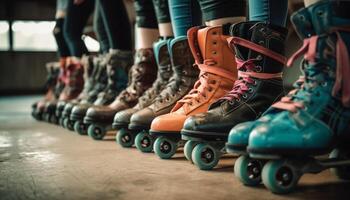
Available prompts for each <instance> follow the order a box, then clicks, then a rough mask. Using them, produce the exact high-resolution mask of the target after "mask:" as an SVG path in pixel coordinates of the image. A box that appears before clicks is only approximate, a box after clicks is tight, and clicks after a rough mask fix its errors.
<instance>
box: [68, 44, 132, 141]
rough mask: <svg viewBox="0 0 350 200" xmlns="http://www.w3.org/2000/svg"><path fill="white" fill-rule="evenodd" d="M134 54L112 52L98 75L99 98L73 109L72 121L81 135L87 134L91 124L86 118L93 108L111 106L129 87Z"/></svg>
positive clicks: (97, 89) (97, 90)
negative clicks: (130, 68)
mask: <svg viewBox="0 0 350 200" xmlns="http://www.w3.org/2000/svg"><path fill="white" fill-rule="evenodd" d="M132 62H133V55H132V52H125V51H119V50H118V51H115V50H112V51H111V52H110V53H109V55H108V57H107V58H106V65H107V66H106V65H102V66H100V69H99V73H98V74H97V77H96V78H97V84H96V85H95V88H94V93H95V94H98V98H97V99H96V101H94V103H93V104H91V103H85V104H79V105H77V106H75V107H74V108H73V111H72V113H71V116H70V119H71V120H72V121H74V130H75V131H76V132H78V133H79V134H80V135H86V134H87V127H88V126H89V124H85V123H84V117H85V115H86V112H87V111H88V109H89V108H90V107H92V106H107V105H109V104H111V103H112V102H113V101H114V100H115V98H116V97H117V96H118V95H119V93H120V92H121V91H122V90H124V89H125V88H126V86H127V83H128V80H127V73H128V72H127V70H128V69H129V67H130V66H131V65H132Z"/></svg>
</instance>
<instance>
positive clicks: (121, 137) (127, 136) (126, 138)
mask: <svg viewBox="0 0 350 200" xmlns="http://www.w3.org/2000/svg"><path fill="white" fill-rule="evenodd" d="M116 140H117V141H116V142H117V143H118V144H120V146H122V147H125V148H126V147H131V146H132V145H133V144H134V140H135V138H134V135H133V134H132V133H131V132H130V131H128V130H125V129H120V130H119V131H118V132H117V137H116Z"/></svg>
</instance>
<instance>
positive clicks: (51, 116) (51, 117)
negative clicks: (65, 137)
mask: <svg viewBox="0 0 350 200" xmlns="http://www.w3.org/2000/svg"><path fill="white" fill-rule="evenodd" d="M48 118H49V119H48V122H50V123H51V124H57V121H58V120H57V117H56V115H54V114H49V115H48Z"/></svg>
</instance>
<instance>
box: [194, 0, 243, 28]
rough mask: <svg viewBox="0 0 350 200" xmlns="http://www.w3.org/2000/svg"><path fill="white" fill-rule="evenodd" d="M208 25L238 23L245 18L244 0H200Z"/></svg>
mask: <svg viewBox="0 0 350 200" xmlns="http://www.w3.org/2000/svg"><path fill="white" fill-rule="evenodd" d="M198 1H199V4H200V7H201V10H202V13H203V18H204V20H205V23H206V25H207V26H218V25H223V24H226V23H237V22H241V21H243V20H244V19H245V17H244V14H245V2H244V1H243V0H220V1H218V0H198Z"/></svg>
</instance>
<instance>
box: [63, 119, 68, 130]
mask: <svg viewBox="0 0 350 200" xmlns="http://www.w3.org/2000/svg"><path fill="white" fill-rule="evenodd" d="M68 124H69V119H68V118H66V117H65V118H63V128H66V129H68Z"/></svg>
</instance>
